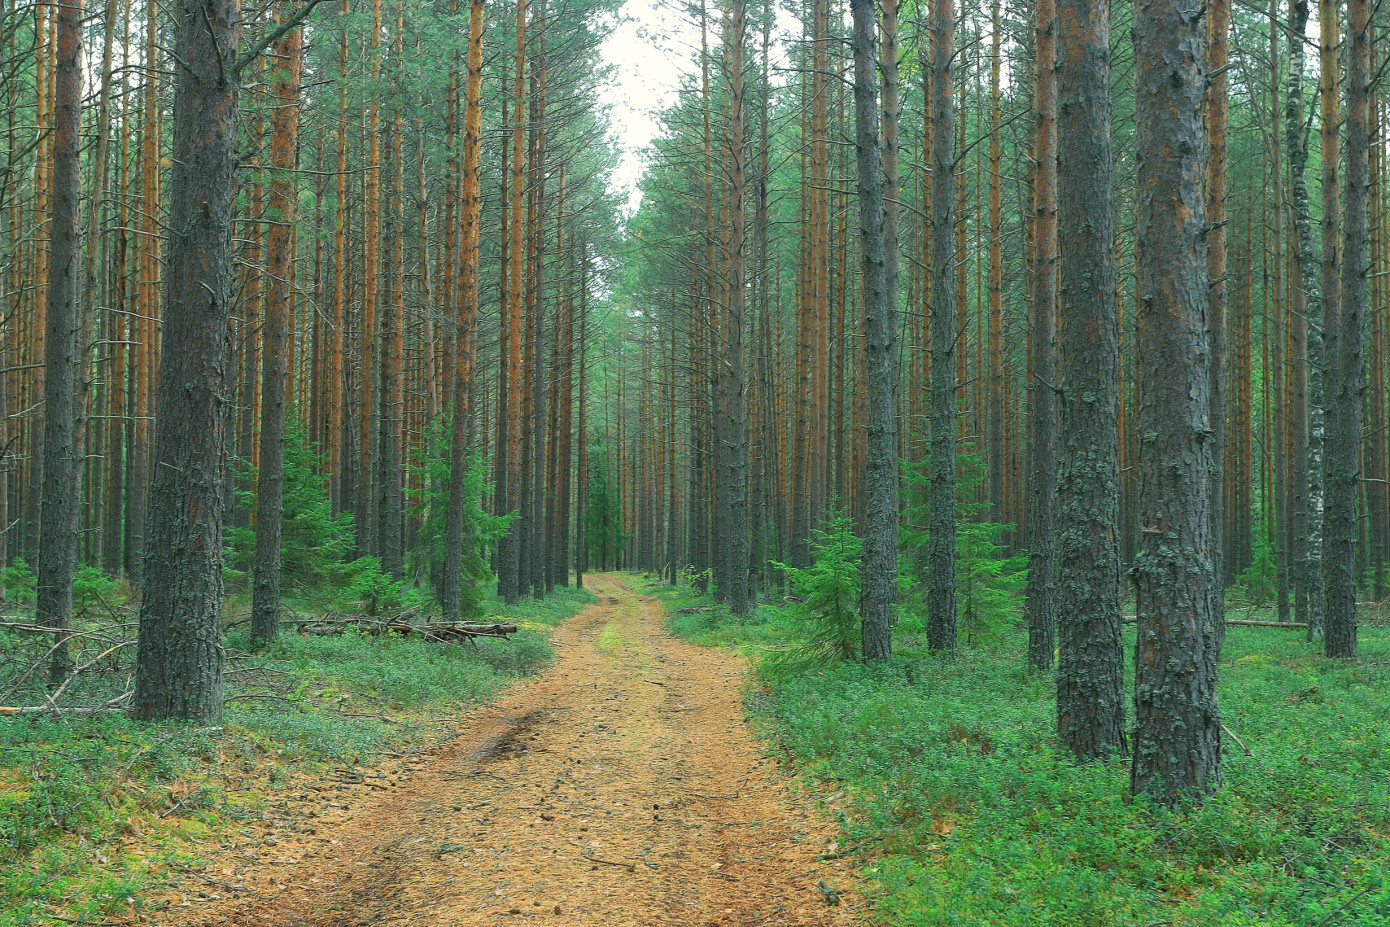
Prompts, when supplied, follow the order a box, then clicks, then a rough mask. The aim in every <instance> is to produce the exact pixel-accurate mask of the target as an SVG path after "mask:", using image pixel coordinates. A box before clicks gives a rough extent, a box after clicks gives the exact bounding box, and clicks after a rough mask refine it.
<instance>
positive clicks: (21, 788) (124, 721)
mask: <svg viewBox="0 0 1390 927" xmlns="http://www.w3.org/2000/svg"><path fill="white" fill-rule="evenodd" d="M596 601H597V598H596V597H595V596H594V595H593V594H592V593H589V592H585V591H581V590H574V589H568V590H557V591H556V592H555V593H554V594H553V595H551V596H550V597H548V598H547V599H546V600H545V601H544V602H542V603H523V604H521V605H517V606H512V607H507V606H503V605H501V604H500V603H498V602H496V601H495V600H493V599H488V600H487V601H486V602H485V607H486V610H487V613H488V614H489V615H490V616H495V617H499V618H506V619H509V620H515V621H518V622H519V623H520V625H521V631H520V633H519V634H517V635H516V636H515V637H513V638H512V639H511V640H510V641H494V640H480V641H478V647H477V648H476V649H474V648H472V647H470V646H469V645H467V644H463V645H459V644H448V645H441V644H429V643H424V642H422V641H420V640H415V639H401V638H395V637H388V638H375V637H369V636H365V635H357V634H345V635H342V636H340V637H308V636H299V635H295V634H287V635H283V636H282V637H281V638H280V639H279V641H277V642H276V644H275V645H274V646H273V647H271V648H270V649H268V650H266V651H264V652H260V653H252V652H250V651H249V650H248V649H247V641H246V639H245V637H244V636H243V635H240V634H235V633H234V634H231V635H229V636H228V640H227V646H228V652H229V655H230V659H229V661H228V664H227V673H226V686H227V695H228V698H229V701H228V703H227V706H226V711H225V716H224V720H223V724H222V725H221V726H219V727H213V728H207V727H196V726H193V725H188V724H158V725H147V724H137V723H135V722H133V721H131V720H130V719H128V718H126V717H124V716H123V715H115V714H113V715H107V716H104V717H100V718H97V719H95V720H87V721H74V722H66V721H62V720H58V719H55V718H53V717H51V716H46V717H45V716H22V717H21V716H12V717H9V718H5V719H3V720H0V927H12V925H29V924H45V923H52V922H55V916H56V917H62V918H67V919H69V921H78V922H90V923H94V924H95V923H99V922H100V921H101V920H103V918H106V917H109V916H111V915H112V914H114V913H117V912H120V911H123V910H127V909H129V908H130V907H131V905H132V904H133V903H134V901H133V899H134V897H135V895H136V893H137V892H139V891H141V890H143V889H146V888H149V887H152V886H154V885H158V884H161V883H162V882H164V881H167V880H168V879H169V878H171V877H174V876H176V875H177V873H178V872H180V871H181V870H184V869H187V868H189V867H190V866H191V865H192V864H193V863H194V862H195V861H196V857H197V854H198V852H199V849H200V846H201V845H203V844H205V843H206V842H207V841H209V840H212V839H215V838H216V837H217V836H218V835H219V834H222V833H225V832H226V831H228V830H229V829H231V828H235V827H237V826H239V825H242V824H245V823H248V822H250V821H254V820H256V819H258V818H259V816H260V815H261V813H262V809H263V807H264V805H265V803H266V801H267V800H268V799H269V798H271V797H273V796H274V795H275V794H277V793H278V792H279V791H283V790H285V789H288V788H289V787H290V786H291V785H292V784H293V782H294V780H295V779H296V778H302V777H303V776H304V775H311V774H313V773H315V772H318V771H322V770H324V769H326V768H328V767H330V766H341V765H358V764H373V763H375V762H377V761H379V760H380V759H381V758H382V757H383V756H386V755H388V754H392V755H398V754H400V753H402V752H411V751H416V750H419V749H422V748H423V747H424V746H426V745H427V744H428V743H430V742H431V741H433V740H435V739H437V738H439V737H441V736H447V734H448V731H449V727H448V726H447V725H440V724H432V723H430V722H431V721H435V720H438V719H440V718H441V717H443V716H452V715H456V714H457V713H458V712H459V711H461V710H463V709H466V708H467V707H468V706H470V705H475V704H477V703H480V702H483V701H485V700H487V699H488V698H490V697H492V696H493V695H494V694H495V693H496V692H497V690H498V689H499V688H501V687H502V686H504V685H506V684H507V683H509V682H511V681H513V680H516V679H518V678H521V677H524V676H527V675H531V674H533V673H535V672H537V671H539V670H540V669H541V668H542V667H543V666H544V665H545V664H546V663H547V662H548V661H549V660H550V658H551V656H552V651H551V648H550V645H549V642H548V635H547V631H548V629H549V628H552V627H554V626H556V625H558V624H559V623H560V622H561V621H563V620H564V619H565V618H567V617H569V616H570V615H572V614H574V613H575V612H576V611H578V610H579V609H580V608H582V607H583V606H585V605H588V604H590V603H593V602H596ZM0 634H3V632H0ZM34 643H35V642H34V640H33V639H32V638H20V637H18V636H10V637H3V636H0V664H3V663H5V662H8V661H9V660H11V659H13V660H18V659H19V656H20V655H21V654H22V652H23V651H24V649H25V648H31V647H33V646H34ZM122 678H123V677H122ZM101 684H103V683H94V685H101ZM104 684H106V685H110V684H111V683H110V682H107V683H104ZM115 684H117V685H119V684H123V683H122V681H121V680H116V682H115Z"/></svg>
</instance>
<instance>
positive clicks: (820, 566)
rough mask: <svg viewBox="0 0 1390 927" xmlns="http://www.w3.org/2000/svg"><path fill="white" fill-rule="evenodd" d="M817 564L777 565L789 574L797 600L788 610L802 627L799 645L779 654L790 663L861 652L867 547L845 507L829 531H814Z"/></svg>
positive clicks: (819, 662)
mask: <svg viewBox="0 0 1390 927" xmlns="http://www.w3.org/2000/svg"><path fill="white" fill-rule="evenodd" d="M811 537H812V539H811V567H810V568H809V569H806V570H802V569H798V568H796V567H794V566H789V565H787V564H785V563H777V562H776V561H774V563H773V565H774V566H776V567H777V568H778V569H779V570H782V571H784V572H785V573H786V575H787V581H788V583H789V584H790V586H791V594H792V600H793V604H792V605H791V606H790V607H789V608H788V612H789V614H790V615H791V617H792V618H793V619H795V621H796V622H797V624H798V626H799V628H800V629H801V634H802V640H801V643H799V644H798V645H797V646H795V647H793V648H792V649H790V650H788V651H786V652H784V653H782V654H779V656H778V662H779V664H780V665H782V666H785V667H788V668H792V667H795V668H802V669H807V668H814V667H819V666H825V665H829V664H831V663H839V662H841V661H844V660H854V659H857V658H858V657H859V644H860V639H861V635H860V629H859V561H860V554H861V550H862V548H863V545H862V543H861V542H860V540H859V537H858V536H857V535H856V534H855V533H854V523H853V521H851V519H850V517H849V516H848V515H846V514H845V513H843V512H837V513H834V514H832V515H831V517H830V520H829V522H828V523H827V524H826V527H825V530H823V531H822V530H815V531H812V532H811Z"/></svg>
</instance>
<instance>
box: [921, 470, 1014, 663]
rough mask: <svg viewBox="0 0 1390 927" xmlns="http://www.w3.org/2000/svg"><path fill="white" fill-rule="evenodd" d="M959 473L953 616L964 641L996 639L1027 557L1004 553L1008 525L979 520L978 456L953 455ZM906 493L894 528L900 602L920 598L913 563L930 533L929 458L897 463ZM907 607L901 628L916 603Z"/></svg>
mask: <svg viewBox="0 0 1390 927" xmlns="http://www.w3.org/2000/svg"><path fill="white" fill-rule="evenodd" d="M956 461H957V466H958V467H959V472H958V475H957V477H956V596H957V601H958V606H957V607H958V609H959V611H958V620H959V622H960V628H961V630H962V631H963V632H964V633H965V639H966V641H980V640H997V639H998V638H999V636H1000V635H1001V634H1002V633H1004V631H1005V630H1006V629H1007V628H1009V627H1011V626H1012V625H1013V624H1014V622H1015V621H1016V619H1017V617H1018V612H1019V607H1020V602H1021V598H1020V597H1021V595H1022V593H1023V589H1024V587H1025V586H1026V585H1027V584H1028V558H1027V557H1026V556H1024V555H1022V554H1017V555H1014V556H1009V555H1008V547H1007V545H1006V544H1005V543H1004V535H1005V533H1006V532H1009V531H1012V530H1013V528H1014V526H1013V525H1011V524H999V523H996V522H991V521H986V520H984V517H985V515H986V514H987V513H988V511H989V508H990V506H989V504H987V503H982V502H977V501H976V499H977V497H978V495H979V487H980V484H981V483H982V482H983V481H984V479H985V475H986V472H985V466H984V462H983V461H982V460H981V458H980V455H979V454H977V453H974V452H962V453H959V454H957V455H956ZM903 470H904V473H905V475H906V476H905V490H904V491H905V492H906V493H907V499H908V505H907V517H906V518H904V519H903V522H902V527H901V528H900V529H899V532H898V537H899V549H900V551H901V558H900V559H901V560H902V561H903V567H902V569H901V570H900V571H899V588H900V591H901V593H902V598H903V600H904V601H905V602H914V601H915V600H917V599H918V598H919V597H920V592H921V589H920V587H921V583H920V581H919V580H918V579H917V576H916V572H917V571H916V570H915V568H914V566H913V565H914V564H924V563H925V562H926V550H927V543H928V541H929V539H930V532H929V531H928V529H927V528H926V527H925V526H926V525H927V524H929V523H930V515H931V504H930V500H929V498H928V493H927V487H928V474H929V473H930V461H929V460H928V459H924V460H923V461H922V462H921V464H920V465H918V466H917V467H912V466H907V465H905V466H904V467H903ZM916 604H918V605H919V607H917V608H915V609H912V610H911V611H912V612H913V614H910V615H909V616H908V617H907V618H906V619H905V621H904V630H907V631H911V630H914V629H916V627H917V625H918V624H919V622H920V619H919V618H918V617H917V616H918V615H920V613H921V611H922V608H921V607H920V602H917V603H916Z"/></svg>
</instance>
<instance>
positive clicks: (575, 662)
mask: <svg viewBox="0 0 1390 927" xmlns="http://www.w3.org/2000/svg"><path fill="white" fill-rule="evenodd" d="M586 581H587V583H588V585H589V588H590V589H592V590H593V591H594V592H595V593H597V594H598V596H599V597H600V604H598V605H594V606H590V607H589V608H587V609H585V610H584V611H583V612H581V613H580V614H579V615H577V616H575V617H574V618H573V619H571V620H570V621H569V622H567V623H566V624H565V625H564V626H562V627H561V628H559V629H558V630H557V631H556V632H555V634H554V637H553V643H554V645H555V649H556V651H557V659H556V662H555V663H554V664H553V665H552V666H551V667H550V669H549V670H548V671H547V672H545V673H544V674H543V675H542V676H540V677H538V678H537V679H536V680H534V681H532V682H530V683H529V684H527V685H525V686H523V687H520V688H517V689H515V690H513V691H512V692H511V693H509V694H506V695H504V696H503V697H502V698H501V699H499V700H498V701H497V702H496V703H494V704H492V705H489V706H487V707H484V708H481V709H479V710H477V711H476V712H474V713H473V714H471V715H470V716H469V717H468V718H467V719H466V720H465V721H464V723H463V724H461V725H460V727H459V732H458V736H457V737H456V738H455V739H453V740H452V741H450V742H449V743H448V744H446V745H445V746H443V747H441V748H440V749H438V750H437V751H435V752H433V753H432V754H429V755H427V756H425V757H424V758H422V760H421V761H420V762H418V763H416V764H414V765H413V766H408V767H406V771H403V772H401V774H400V775H399V776H396V777H391V778H389V779H388V778H387V777H386V776H384V775H383V776H382V777H381V778H380V779H378V780H375V781H373V780H370V779H369V780H367V782H368V783H369V784H367V785H363V786H335V787H341V788H343V789H344V790H346V791H347V792H349V793H350V795H351V797H347V796H345V797H344V798H343V800H339V801H334V802H332V803H331V804H332V805H334V806H337V807H336V809H334V808H330V809H329V811H328V815H327V816H318V817H313V818H310V817H309V816H308V815H310V814H316V815H321V814H322V813H323V812H322V811H320V810H318V809H319V808H321V807H322V805H323V799H322V796H320V797H319V798H318V800H317V801H315V800H314V799H312V798H310V797H309V796H308V795H307V793H305V794H304V795H303V796H301V797H302V798H303V799H305V800H304V801H303V803H302V805H301V806H300V809H299V811H298V812H294V811H289V812H286V816H285V817H284V818H283V819H282V820H281V821H280V822H279V826H278V827H277V828H276V829H275V830H274V831H267V832H264V833H261V834H258V835H257V836H256V838H255V840H253V841H251V842H249V843H246V842H243V843H242V844H241V845H240V846H235V845H233V846H229V847H228V848H226V849H225V850H224V851H223V853H222V854H221V856H220V858H216V859H214V860H213V861H212V863H211V864H210V865H209V867H208V868H207V870H206V872H207V875H205V876H204V877H203V879H202V882H201V883H200V885H198V886H196V887H193V891H192V892H191V893H190V892H189V890H188V889H184V890H181V891H175V892H172V893H169V894H167V895H166V896H165V898H164V901H165V902H166V903H168V904H169V907H167V908H166V909H165V910H164V911H162V912H152V915H151V916H150V917H149V919H148V920H145V923H150V924H160V925H185V924H187V925H195V924H196V925H205V927H210V925H237V927H359V925H360V927H366V925H417V924H418V925H432V927H433V925H440V927H443V925H469V927H472V925H487V927H496V925H500V924H507V923H516V922H520V921H522V920H527V919H540V920H542V921H543V922H545V923H549V924H555V925H565V927H588V925H595V927H597V925H603V927H629V925H632V927H636V925H641V927H646V925H668V924H669V925H683V927H684V925H690V927H697V925H699V927H703V925H754V924H756V925H759V927H764V925H824V927H838V925H850V924H853V923H856V922H857V921H856V918H855V909H857V908H858V907H859V899H858V897H857V896H854V895H853V894H852V893H851V892H850V891H849V890H848V889H849V888H850V886H851V884H852V877H851V874H850V871H849V868H848V866H847V865H846V864H845V862H844V861H843V860H838V859H833V858H831V859H823V858H822V857H824V856H832V857H833V856H834V849H835V843H834V841H835V828H834V826H833V825H831V824H829V823H828V822H826V821H825V820H824V819H823V818H821V817H819V816H818V815H817V814H816V812H815V810H814V809H813V808H812V807H810V804H809V803H808V802H807V801H806V800H805V799H803V798H799V797H797V796H795V795H794V794H793V793H792V791H790V790H789V789H788V788H787V784H786V782H785V777H784V773H783V771H782V770H781V769H780V768H779V767H778V765H777V764H776V763H775V762H774V761H773V760H771V759H769V758H767V757H765V756H764V754H763V752H762V751H761V750H760V748H759V745H758V744H757V742H756V741H755V740H754V738H753V737H752V735H751V733H750V732H749V730H748V727H747V724H746V723H745V720H744V715H743V707H742V702H741V695H742V690H743V685H744V683H745V681H746V672H747V667H746V664H745V663H744V661H743V660H741V659H740V658H738V657H736V656H734V655H732V654H730V653H728V652H726V651H720V650H712V649H706V648H702V647H698V646H695V645H693V644H689V643H686V642H684V641H681V640H679V639H677V638H674V637H672V636H671V635H670V634H669V633H668V632H667V631H666V630H665V628H664V627H663V621H662V617H663V611H662V606H661V604H660V603H659V602H658V601H657V600H656V599H653V598H651V597H648V596H642V595H638V594H636V593H634V592H633V591H632V590H631V589H629V588H628V587H627V586H626V585H625V583H624V581H623V579H622V578H621V577H618V576H615V575H611V574H608V575H602V574H601V575H592V576H589V577H587V578H586ZM393 780H394V781H393ZM364 793H365V794H364ZM836 891H838V893H839V904H838V906H832V905H830V904H829V903H828V898H829V897H830V896H831V894H832V893H834V892H836ZM190 894H191V895H192V897H190ZM142 920H143V919H142Z"/></svg>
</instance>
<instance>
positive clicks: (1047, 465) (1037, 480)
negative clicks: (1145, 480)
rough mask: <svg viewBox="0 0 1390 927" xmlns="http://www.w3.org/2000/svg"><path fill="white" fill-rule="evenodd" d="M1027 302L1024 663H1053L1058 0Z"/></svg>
mask: <svg viewBox="0 0 1390 927" xmlns="http://www.w3.org/2000/svg"><path fill="white" fill-rule="evenodd" d="M1035 15H1036V16H1037V29H1038V41H1037V76H1036V81H1037V86H1036V91H1035V96H1036V105H1037V111H1038V129H1037V135H1036V136H1035V141H1034V145H1035V150H1036V163H1037V172H1036V174H1035V181H1034V183H1035V188H1034V191H1033V196H1034V202H1035V203H1036V208H1035V212H1034V219H1033V256H1034V257H1033V268H1034V269H1033V303H1032V318H1031V320H1030V324H1029V326H1028V338H1029V347H1028V356H1029V359H1030V361H1029V365H1030V374H1029V377H1028V592H1027V598H1026V599H1025V610H1026V612H1027V616H1028V665H1029V666H1031V667H1033V668H1034V669H1040V670H1046V669H1051V668H1052V663H1053V660H1054V659H1055V653H1056V649H1057V615H1056V606H1055V602H1054V595H1055V593H1054V584H1055V579H1054V576H1055V572H1054V571H1055V558H1056V553H1055V545H1056V536H1055V534H1056V521H1057V502H1056V493H1057V405H1056V402H1055V400H1056V393H1055V389H1056V383H1057V335H1056V324H1057V71H1056V62H1057V24H1056V18H1057V4H1056V0H1038V6H1037V11H1036V13H1035Z"/></svg>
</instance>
